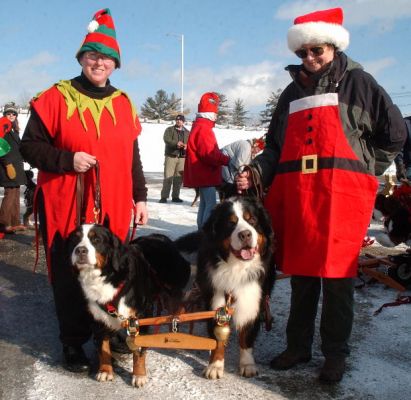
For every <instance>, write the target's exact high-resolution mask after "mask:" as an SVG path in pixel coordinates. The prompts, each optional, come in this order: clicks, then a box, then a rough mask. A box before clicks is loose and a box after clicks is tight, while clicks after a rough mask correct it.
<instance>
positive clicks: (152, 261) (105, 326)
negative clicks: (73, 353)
mask: <svg viewBox="0 0 411 400" xmlns="http://www.w3.org/2000/svg"><path fill="white" fill-rule="evenodd" d="M68 249H69V254H71V262H72V264H73V266H75V268H76V269H77V270H78V274H79V275H78V278H79V281H80V284H81V287H82V289H83V292H84V295H85V298H86V300H87V301H88V307H89V310H90V312H91V314H92V315H93V317H94V320H95V321H96V329H95V330H94V337H95V341H96V343H97V347H98V353H99V370H98V373H97V375H96V379H97V380H98V381H100V382H103V381H111V380H113V378H114V374H113V367H112V360H111V350H110V341H109V340H110V337H111V336H112V335H113V334H115V333H116V332H117V331H118V330H120V329H121V328H123V327H124V324H123V322H124V321H128V320H129V319H130V318H132V319H134V318H136V319H138V318H143V317H151V316H153V312H154V304H155V302H156V299H158V298H159V296H162V298H163V299H164V298H168V299H171V301H170V302H169V303H168V304H172V305H175V304H180V302H181V300H182V296H183V288H184V287H185V285H186V283H187V281H188V279H189V277H190V264H189V263H188V262H187V261H186V260H185V259H184V258H183V257H182V256H181V255H180V253H179V252H178V250H177V248H176V246H175V245H174V243H173V242H172V241H171V240H170V239H169V238H168V237H167V236H164V235H161V234H152V235H149V236H144V237H140V238H137V239H135V240H133V241H132V242H130V243H129V244H128V245H124V244H122V242H121V241H120V239H119V238H118V237H117V236H115V235H114V234H113V233H112V232H111V231H110V230H109V229H108V228H106V227H104V226H102V225H81V226H80V227H78V228H77V229H75V230H74V231H73V232H72V233H71V234H70V236H69V238H68ZM171 307H172V306H171ZM168 311H170V312H174V311H175V310H168ZM144 328H146V327H140V332H141V333H146V331H147V329H144ZM145 357H146V349H145V348H139V349H137V350H136V351H133V376H132V385H133V386H135V387H141V386H143V385H144V384H145V383H146V382H147V374H146V368H145Z"/></svg>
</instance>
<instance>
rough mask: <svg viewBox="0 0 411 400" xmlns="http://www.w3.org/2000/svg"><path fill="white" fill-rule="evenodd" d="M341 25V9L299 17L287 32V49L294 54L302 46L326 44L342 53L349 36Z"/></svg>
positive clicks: (315, 12) (348, 41) (346, 45)
mask: <svg viewBox="0 0 411 400" xmlns="http://www.w3.org/2000/svg"><path fill="white" fill-rule="evenodd" d="M342 23H343V10H342V8H331V9H328V10H321V11H314V12H312V13H309V14H305V15H302V16H299V17H297V18H296V19H295V20H294V25H293V26H292V27H291V28H290V29H289V30H288V34H287V41H288V48H289V49H290V50H291V51H293V52H294V51H296V50H298V49H300V48H301V46H302V45H304V44H323V43H328V44H332V45H334V46H335V47H336V49H337V50H341V51H343V50H345V49H346V48H347V47H348V44H349V43H350V34H349V32H348V31H347V30H346V29H345V28H344V27H343V26H342Z"/></svg>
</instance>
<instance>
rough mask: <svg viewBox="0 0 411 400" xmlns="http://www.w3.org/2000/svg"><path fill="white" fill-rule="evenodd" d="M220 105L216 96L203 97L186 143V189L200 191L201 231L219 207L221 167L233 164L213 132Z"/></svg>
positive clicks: (198, 220) (198, 219)
mask: <svg viewBox="0 0 411 400" xmlns="http://www.w3.org/2000/svg"><path fill="white" fill-rule="evenodd" d="M218 103H219V98H218V96H217V95H216V94H215V93H210V92H209V93H204V94H203V95H202V96H201V99H200V103H199V104H198V113H197V117H196V120H195V121H194V123H193V126H192V128H191V133H190V136H189V137H188V143H187V155H186V160H185V165H184V186H185V187H190V188H199V192H200V205H199V207H198V214H197V226H198V229H200V228H201V227H202V226H203V225H204V223H205V221H207V219H208V217H209V216H210V213H211V210H212V209H213V208H214V206H215V205H216V203H217V199H216V188H215V187H216V186H219V185H221V180H222V178H221V167H222V166H223V165H228V163H229V161H230V157H228V156H227V155H225V154H223V153H222V152H221V150H220V149H219V148H218V145H217V139H216V137H215V134H214V131H213V127H214V125H215V121H216V119H217V112H218Z"/></svg>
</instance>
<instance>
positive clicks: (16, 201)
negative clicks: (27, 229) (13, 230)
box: [0, 186, 20, 227]
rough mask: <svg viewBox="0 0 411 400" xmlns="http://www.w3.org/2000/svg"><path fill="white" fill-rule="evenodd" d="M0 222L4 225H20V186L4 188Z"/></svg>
mask: <svg viewBox="0 0 411 400" xmlns="http://www.w3.org/2000/svg"><path fill="white" fill-rule="evenodd" d="M0 223H1V224H4V225H5V226H6V227H8V226H16V225H20V186H17V187H6V188H4V197H3V201H2V202H1V206H0Z"/></svg>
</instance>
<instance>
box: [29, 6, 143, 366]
mask: <svg viewBox="0 0 411 400" xmlns="http://www.w3.org/2000/svg"><path fill="white" fill-rule="evenodd" d="M76 58H77V60H78V62H79V63H80V65H81V67H82V72H81V75H80V76H77V77H76V78H73V79H70V80H62V81H60V82H58V83H56V84H55V85H53V86H52V87H51V88H49V89H47V90H45V91H44V92H42V93H41V94H39V95H38V96H37V97H36V98H34V99H33V100H32V102H31V116H30V119H29V121H28V124H27V127H26V130H25V132H24V136H23V139H22V144H21V152H22V154H23V156H24V158H25V159H26V160H27V161H28V162H29V163H30V164H31V165H32V166H34V167H37V168H38V169H39V175H38V180H37V187H38V189H37V192H36V208H37V210H38V213H39V219H40V229H41V232H42V236H43V240H44V245H45V249H46V254H47V263H48V269H49V277H50V281H51V284H52V287H53V293H54V301H55V305H56V312H57V318H58V321H59V327H60V340H61V342H62V344H63V354H64V361H65V362H64V366H65V367H66V368H67V369H69V370H70V371H74V372H81V371H87V370H88V368H89V362H88V359H87V358H86V356H85V354H84V352H83V349H82V345H83V344H84V343H85V342H86V341H87V340H88V339H89V338H90V336H91V323H92V321H91V317H90V315H89V313H88V311H87V308H86V303H85V300H84V298H83V294H82V291H81V288H80V286H79V284H78V281H77V277H76V276H75V274H74V273H73V271H72V269H71V267H70V264H69V261H68V256H67V254H65V249H64V239H65V238H66V237H67V236H68V234H69V233H70V232H71V231H72V230H73V229H74V228H75V227H76V224H78V223H94V222H96V217H97V218H98V222H103V221H108V223H109V226H110V229H111V230H112V231H113V232H114V233H115V234H116V235H117V236H119V237H120V238H121V239H122V240H123V241H124V240H126V238H127V235H128V232H129V226H130V220H131V216H132V209H133V207H134V218H135V222H137V223H140V224H144V223H146V222H147V218H148V216H147V209H146V203H145V202H146V196H147V189H146V185H145V179H144V175H143V170H142V165H141V161H140V152H139V147H138V140H137V137H138V135H139V134H140V132H141V126H140V122H139V120H138V117H137V114H136V110H135V108H134V106H133V104H132V102H131V100H130V98H129V97H128V96H127V94H126V93H124V92H123V91H121V90H119V89H116V88H115V87H113V86H112V85H111V84H110V81H109V77H110V75H111V73H112V72H113V71H114V69H116V68H119V67H120V50H119V46H118V43H117V40H116V33H115V28H114V23H113V19H112V17H111V15H110V11H109V10H108V9H103V10H100V11H98V12H97V13H96V14H95V15H94V17H93V20H92V21H91V22H90V24H89V26H88V33H87V35H86V37H85V39H84V41H83V43H82V45H81V47H80V49H79V51H78V52H77V55H76ZM97 163H98V171H99V180H98V181H99V185H100V192H101V207H100V212H99V214H98V215H97V216H96V214H95V213H94V211H93V209H94V206H95V199H96V192H97V190H96V183H97V179H96V176H97V168H96V167H97ZM79 175H81V176H82V178H83V179H82V181H83V183H82V187H83V188H82V190H81V192H82V193H81V195H82V197H83V201H82V202H81V203H79V202H78V201H77V197H76V196H78V191H77V188H76V186H77V178H78V176H79ZM79 204H81V205H82V206H81V207H80V206H79ZM80 208H81V209H80ZM78 219H80V220H78Z"/></svg>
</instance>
